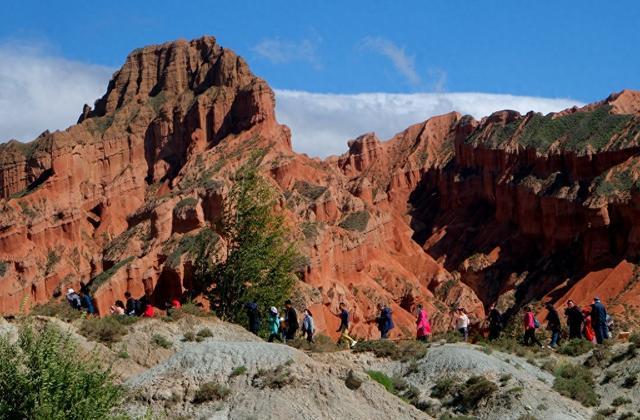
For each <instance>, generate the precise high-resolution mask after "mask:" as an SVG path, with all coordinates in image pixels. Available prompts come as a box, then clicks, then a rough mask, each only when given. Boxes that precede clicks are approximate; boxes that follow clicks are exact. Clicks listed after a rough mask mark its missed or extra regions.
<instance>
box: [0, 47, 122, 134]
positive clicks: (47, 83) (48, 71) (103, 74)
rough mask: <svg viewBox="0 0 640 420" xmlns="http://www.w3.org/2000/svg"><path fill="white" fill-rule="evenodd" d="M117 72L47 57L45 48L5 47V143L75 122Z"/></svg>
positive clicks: (1, 120) (1, 84) (1, 76)
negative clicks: (85, 106) (86, 104)
mask: <svg viewBox="0 0 640 420" xmlns="http://www.w3.org/2000/svg"><path fill="white" fill-rule="evenodd" d="M112 71H113V70H112V69H109V68H107V67H102V66H96V65H91V64H85V63H82V62H78V61H72V60H66V59H62V58H58V57H54V56H51V55H48V54H47V53H46V51H45V47H44V46H34V45H25V44H16V43H4V44H0V141H7V140H9V139H12V138H15V139H18V140H23V141H29V140H32V139H34V138H35V137H36V136H37V135H38V134H40V133H41V132H42V131H44V130H46V129H49V130H53V129H64V128H66V127H68V126H69V125H71V124H74V123H75V122H76V121H77V119H78V116H79V115H80V113H81V112H82V105H83V104H85V103H88V104H93V102H94V101H95V100H96V99H97V98H98V97H100V96H102V94H103V93H104V92H105V90H106V87H107V82H108V81H109V78H110V77H111V73H112Z"/></svg>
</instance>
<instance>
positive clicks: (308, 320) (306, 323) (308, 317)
mask: <svg viewBox="0 0 640 420" xmlns="http://www.w3.org/2000/svg"><path fill="white" fill-rule="evenodd" d="M303 313H304V319H303V320H302V333H303V334H306V336H307V341H308V342H309V344H313V334H314V333H315V332H316V330H315V326H314V325H313V315H312V314H311V311H310V310H309V309H305V310H304V312H303Z"/></svg>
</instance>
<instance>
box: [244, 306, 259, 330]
mask: <svg viewBox="0 0 640 420" xmlns="http://www.w3.org/2000/svg"><path fill="white" fill-rule="evenodd" d="M244 308H245V310H246V311H247V318H248V319H249V331H251V332H252V333H254V334H255V335H258V332H260V312H259V311H258V304H257V303H256V302H247V303H245V304H244Z"/></svg>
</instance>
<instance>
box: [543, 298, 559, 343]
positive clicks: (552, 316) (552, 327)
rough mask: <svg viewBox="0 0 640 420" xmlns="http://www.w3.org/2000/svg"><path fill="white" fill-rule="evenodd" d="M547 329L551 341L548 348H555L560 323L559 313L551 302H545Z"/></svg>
mask: <svg viewBox="0 0 640 420" xmlns="http://www.w3.org/2000/svg"><path fill="white" fill-rule="evenodd" d="M546 307H547V311H549V313H548V314H547V329H548V330H549V331H551V341H550V342H549V345H548V346H547V347H549V348H550V349H555V348H556V346H557V345H558V341H560V332H561V331H562V325H561V324H560V315H558V311H557V310H556V308H555V307H554V306H553V304H552V303H551V302H547V305H546Z"/></svg>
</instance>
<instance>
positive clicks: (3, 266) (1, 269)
mask: <svg viewBox="0 0 640 420" xmlns="http://www.w3.org/2000/svg"><path fill="white" fill-rule="evenodd" d="M8 269H9V264H7V262H6V261H0V277H3V276H4V275H5V274H7V270H8Z"/></svg>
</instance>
